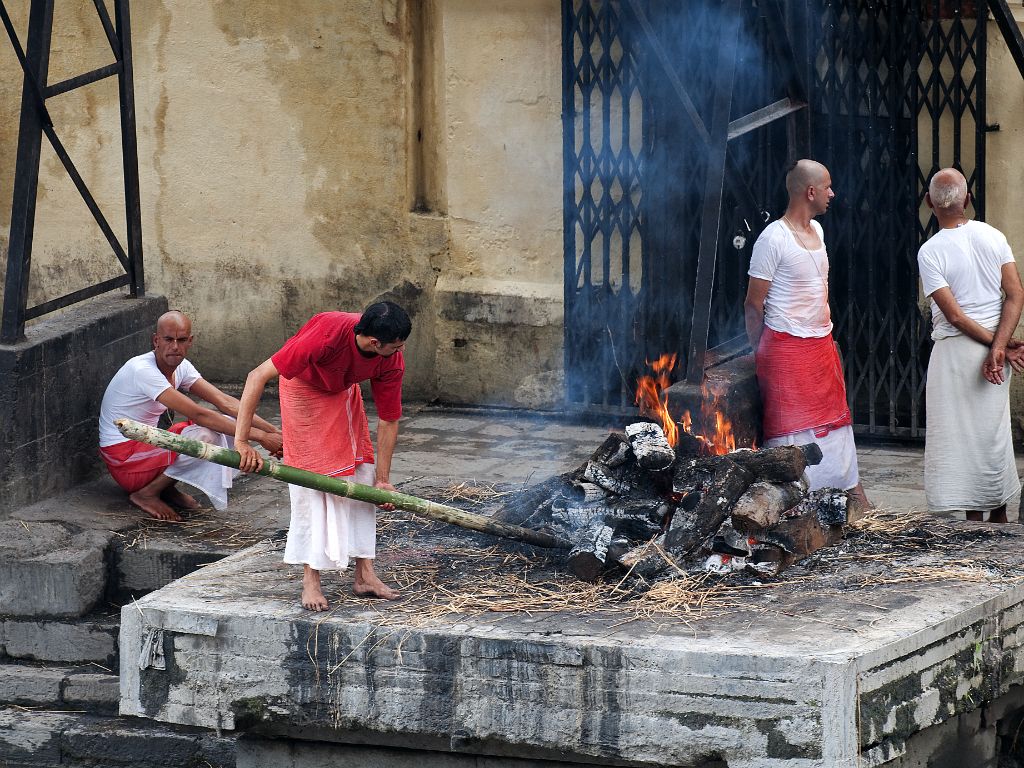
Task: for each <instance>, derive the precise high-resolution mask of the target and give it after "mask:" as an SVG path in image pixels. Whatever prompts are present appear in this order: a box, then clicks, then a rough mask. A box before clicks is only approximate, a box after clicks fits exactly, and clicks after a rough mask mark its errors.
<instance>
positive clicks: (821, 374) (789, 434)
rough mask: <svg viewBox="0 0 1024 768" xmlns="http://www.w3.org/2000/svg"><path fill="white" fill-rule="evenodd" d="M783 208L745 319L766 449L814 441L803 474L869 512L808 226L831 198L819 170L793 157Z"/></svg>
mask: <svg viewBox="0 0 1024 768" xmlns="http://www.w3.org/2000/svg"><path fill="white" fill-rule="evenodd" d="M786 191H787V193H788V195H789V204H788V206H787V207H786V212H785V213H784V214H783V215H782V217H781V218H779V219H777V220H776V221H773V222H772V223H771V224H769V225H768V226H767V227H765V229H764V231H763V232H762V233H761V235H760V236H759V237H758V238H757V242H755V243H754V250H753V254H752V256H751V259H750V268H749V270H748V274H749V275H750V281H749V283H748V285H747V297H746V300H745V302H744V316H745V318H744V319H745V322H746V329H747V337H748V339H749V340H750V346H751V348H752V349H753V350H754V358H755V364H756V368H757V382H758V386H759V388H760V390H761V402H762V406H763V409H764V420H763V424H762V428H763V432H764V438H765V441H764V447H766V448H770V447H772V446H776V445H803V444H806V443H817V444H818V446H819V447H820V448H821V453H822V460H821V462H820V463H819V464H818V465H816V466H809V467H807V477H808V480H809V481H810V487H811V489H812V490H814V489H816V488H824V487H832V488H841V489H843V490H848V491H850V493H851V495H852V496H853V497H854V498H856V499H857V501H858V502H859V503H860V504H861V505H863V506H867V505H868V500H867V497H866V496H865V494H864V488H863V486H862V485H861V482H860V473H859V470H858V465H857V447H856V445H855V443H854V438H853V426H852V424H853V418H852V415H851V413H850V407H849V405H848V403H847V401H846V381H845V379H844V378H843V368H842V364H841V363H840V360H839V352H838V350H837V349H836V344H835V341H833V339H832V313H831V310H830V309H829V304H828V267H829V262H828V254H827V252H826V250H825V237H824V232H823V230H822V228H821V225H820V224H819V223H818V222H816V221H815V220H814V217H815V216H820V215H822V214H823V213H825V212H826V211H827V210H828V206H829V203H830V202H831V200H832V198H833V197H835V193H834V192H833V191H832V177H831V175H830V174H829V172H828V169H827V168H825V166H823V165H822V164H821V163H818V162H815V161H814V160H806V159H804V160H799V161H797V163H796V164H795V165H794V166H793V167H792V168H791V169H790V170H789V172H788V173H787V174H786Z"/></svg>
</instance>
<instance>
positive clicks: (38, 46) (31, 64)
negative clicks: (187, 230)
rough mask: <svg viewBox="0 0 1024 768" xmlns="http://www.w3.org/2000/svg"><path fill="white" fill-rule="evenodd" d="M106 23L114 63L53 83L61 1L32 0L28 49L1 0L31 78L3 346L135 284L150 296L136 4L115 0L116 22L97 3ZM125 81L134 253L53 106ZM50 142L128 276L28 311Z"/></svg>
mask: <svg viewBox="0 0 1024 768" xmlns="http://www.w3.org/2000/svg"><path fill="white" fill-rule="evenodd" d="M93 2H94V5H95V6H96V12H97V14H98V16H99V23H100V24H102V26H103V31H104V33H105V35H106V38H107V41H108V42H109V44H110V49H111V51H112V52H113V55H114V62H113V63H112V64H108V65H106V66H103V67H100V68H99V69H94V70H92V71H91V72H86V73H84V74H81V75H78V76H76V77H72V78H69V79H67V80H63V81H61V82H58V83H54V84H52V85H50V84H48V82H47V76H48V70H49V61H50V43H51V39H52V36H53V9H54V0H31V5H30V6H29V19H28V38H27V42H26V45H25V47H24V48H22V45H21V42H20V40H19V38H18V34H17V32H16V30H15V28H14V25H13V24H12V23H11V17H10V15H9V14H8V12H7V8H6V6H5V4H4V0H0V20H2V21H3V25H4V29H5V30H6V31H7V35H8V37H9V38H10V41H11V46H12V47H13V48H14V53H15V55H16V56H17V57H18V61H19V63H20V64H21V68H22V70H23V72H24V85H23V87H22V95H21V122H20V126H19V131H18V155H17V160H16V165H15V172H14V201H13V204H12V207H11V230H10V244H9V248H8V252H7V274H6V279H5V286H4V305H3V320H2V323H0V342H2V343H13V342H16V341H18V340H19V339H21V338H23V337H24V334H25V323H26V322H27V321H28V320H32V319H33V318H37V317H40V316H42V315H45V314H47V313H49V312H53V311H55V310H58V309H62V308H64V307H67V306H70V305H71V304H75V303H77V302H80V301H84V300H85V299H88V298H91V297H93V296H98V295H100V294H102V293H106V292H108V291H112V290H115V289H117V288H121V287H123V286H128V289H129V293H130V295H131V296H133V297H136V296H142V295H144V293H145V279H144V273H143V267H142V218H141V213H140V201H139V161H138V148H137V144H136V134H135V97H134V87H133V82H132V40H131V20H130V16H129V5H130V3H129V0H114V20H113V22H111V19H110V14H109V12H108V11H107V6H106V3H105V0H93ZM114 76H116V77H117V83H118V100H119V103H120V109H121V155H122V162H123V173H124V196H125V213H126V222H125V223H126V232H127V248H125V247H123V246H122V245H121V243H120V241H119V240H118V238H117V235H116V234H114V231H113V229H112V228H111V226H110V223H109V222H108V221H107V219H106V217H105V216H104V215H103V212H102V211H101V210H100V208H99V205H98V204H97V203H96V200H95V198H94V197H93V195H92V193H91V192H90V191H89V188H88V187H87V186H86V183H85V181H84V180H83V179H82V176H81V174H80V173H79V172H78V169H77V168H76V167H75V164H74V163H73V162H72V160H71V157H70V156H69V155H68V152H67V150H66V149H65V147H64V144H63V143H62V142H61V140H60V137H59V136H58V135H57V131H56V129H55V127H54V125H53V120H52V119H51V117H50V112H49V110H48V109H47V106H46V102H47V101H48V100H49V99H52V98H54V97H56V96H59V95H61V94H62V93H67V92H68V91H71V90H73V89H76V88H81V87H84V86H87V85H90V84H92V83H95V82H97V81H99V80H103V79H105V78H107V77H114ZM44 135H45V136H46V138H47V139H48V140H49V142H50V146H51V147H53V151H54V153H56V155H57V157H58V158H59V159H60V162H61V164H62V165H63V166H64V168H65V170H66V171H67V173H68V176H69V177H70V178H71V181H72V182H73V183H74V185H75V188H76V189H77V190H78V192H79V194H80V195H81V196H82V199H83V200H84V201H85V204H86V206H87V207H88V208H89V211H90V213H92V215H93V218H94V219H95V220H96V223H97V224H98V225H99V227H100V229H101V230H102V232H103V235H104V237H105V238H106V239H107V242H108V243H109V244H110V247H111V249H112V250H113V252H114V255H115V256H116V257H117V260H118V261H119V262H120V264H121V266H122V267H123V268H124V272H125V274H123V275H120V276H118V277H114V278H112V279H110V280H104V281H103V282H100V283H96V284H94V285H90V286H86V287H83V288H80V289H78V290H76V291H73V292H71V293H69V294H67V295H65V296H60V297H58V298H55V299H51V300H49V301H44V302H42V303H41V304H37V305H35V306H34V307H29V306H28V289H29V284H30V268H31V264H32V235H33V232H34V229H35V219H36V194H37V191H38V188H39V160H40V151H41V149H42V138H43V136H44Z"/></svg>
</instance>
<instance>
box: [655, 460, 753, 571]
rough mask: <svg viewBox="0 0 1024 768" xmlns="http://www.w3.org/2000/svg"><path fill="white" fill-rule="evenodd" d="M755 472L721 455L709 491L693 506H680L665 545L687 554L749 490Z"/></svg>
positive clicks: (698, 544) (676, 553)
mask: <svg viewBox="0 0 1024 768" xmlns="http://www.w3.org/2000/svg"><path fill="white" fill-rule="evenodd" d="M753 482H754V476H753V475H752V474H751V473H750V472H748V471H747V470H745V469H744V468H743V467H741V466H739V465H738V464H736V463H735V462H733V461H731V460H730V459H728V458H725V457H718V458H717V462H716V465H715V472H714V475H713V476H712V478H711V485H710V487H709V488H708V491H707V493H705V494H704V495H703V497H702V498H701V500H700V502H699V503H698V504H697V506H696V507H694V508H693V509H692V510H690V511H687V510H685V509H677V510H676V512H675V514H674V515H673V516H672V523H671V525H670V526H669V530H668V532H667V533H666V534H665V547H666V549H667V550H668V551H669V552H670V553H671V554H673V555H687V554H689V553H690V552H692V551H693V550H695V549H696V548H697V547H699V546H700V545H701V544H702V543H703V542H704V540H705V539H707V538H708V537H709V536H710V535H711V534H713V533H714V532H715V531H717V530H718V529H719V527H720V526H721V525H722V523H723V522H725V519H726V518H727V517H728V516H729V513H730V512H731V511H732V506H733V505H734V504H735V503H736V501H737V499H739V498H740V496H742V495H743V494H744V492H746V490H747V488H749V487H750V484H751V483H753Z"/></svg>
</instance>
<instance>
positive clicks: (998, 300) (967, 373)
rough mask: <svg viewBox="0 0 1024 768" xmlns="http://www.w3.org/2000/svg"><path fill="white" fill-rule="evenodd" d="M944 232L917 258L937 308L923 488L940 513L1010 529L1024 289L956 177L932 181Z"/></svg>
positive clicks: (1001, 242) (945, 172)
mask: <svg viewBox="0 0 1024 768" xmlns="http://www.w3.org/2000/svg"><path fill="white" fill-rule="evenodd" d="M925 201H926V202H927V203H928V206H929V207H930V208H931V209H932V211H933V212H934V213H935V218H936V219H938V222H939V231H938V232H936V233H935V234H934V235H933V236H932V237H931V239H930V240H928V242H926V243H925V244H924V245H922V246H921V249H920V251H918V255H917V264H918V269H919V271H920V274H921V285H922V287H923V290H924V294H925V296H927V297H928V298H929V299H931V306H932V340H933V341H934V346H933V347H932V354H931V358H930V359H929V361H928V383H927V389H926V392H925V407H926V409H927V414H928V432H927V436H926V438H925V453H924V488H925V496H926V497H927V499H928V509H929V510H930V511H932V512H952V511H960V510H963V511H964V512H965V513H966V515H967V519H968V520H983V519H984V513H985V512H988V513H989V522H993V523H1005V522H1006V502H1008V501H1009V500H1010V498H1011V497H1013V496H1014V495H1016V494H1017V493H1019V492H1020V479H1019V478H1018V476H1017V464H1016V461H1015V460H1014V456H1013V439H1012V434H1011V430H1010V367H1011V366H1012V367H1013V368H1014V369H1016V370H1017V371H1021V370H1024V347H1021V346H1020V344H1019V343H1018V342H1016V341H1014V340H1013V339H1012V338H1011V337H1012V336H1013V332H1014V331H1015V330H1016V328H1017V322H1018V321H1019V320H1020V313H1021V308H1022V307H1024V287H1022V286H1021V281H1020V275H1019V274H1018V273H1017V263H1016V262H1015V261H1014V258H1013V252H1012V251H1011V250H1010V245H1009V243H1007V241H1006V237H1005V236H1004V235H1003V233H1002V232H1000V231H999V230H997V229H995V228H994V227H990V226H989V225H988V224H985V223H984V222H981V221H971V220H970V219H969V218H968V217H967V206H968V205H969V204H970V201H971V197H970V193H969V192H968V191H967V180H966V179H965V178H964V176H963V174H962V173H960V171H958V170H956V169H955V168H943V169H942V170H941V171H939V172H938V173H936V174H935V176H933V177H932V180H931V183H930V184H929V186H928V194H927V196H926V197H925Z"/></svg>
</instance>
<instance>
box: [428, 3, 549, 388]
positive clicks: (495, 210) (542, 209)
mask: <svg viewBox="0 0 1024 768" xmlns="http://www.w3.org/2000/svg"><path fill="white" fill-rule="evenodd" d="M441 40H442V44H443V48H444V67H443V72H444V99H443V104H444V109H445V124H446V126H447V132H446V134H445V137H444V142H445V157H446V162H447V177H446V178H447V201H446V203H447V210H448V215H449V222H450V227H451V251H450V254H449V261H448V264H447V266H446V268H445V269H444V270H443V271H442V273H441V275H440V277H439V280H438V295H437V301H438V315H439V317H438V366H439V369H440V370H445V371H448V372H450V375H447V376H443V377H440V379H439V382H438V392H439V394H440V396H441V397H443V398H450V399H460V396H461V397H465V396H467V395H468V397H469V399H471V400H483V399H488V395H487V393H488V392H489V391H493V390H494V388H495V384H494V381H495V379H496V378H500V379H503V380H504V381H505V382H506V387H507V389H506V392H505V393H504V394H503V397H502V401H503V402H506V403H518V404H526V403H529V404H531V405H538V404H543V403H544V401H545V399H546V398H545V397H544V394H545V393H547V394H552V393H554V394H557V395H558V396H560V394H561V386H560V383H559V382H558V379H557V372H560V371H561V369H562V225H561V222H562V169H561V157H562V156H561V146H562V144H561V142H562V138H561V118H560V113H561V87H562V86H561V68H560V62H561V17H560V11H559V6H558V4H557V3H555V2H552V1H551V0H500V1H499V2H495V3H491V4H489V5H488V11H486V12H484V11H482V10H481V6H480V4H479V3H478V2H476V0H444V2H443V28H442V29H441ZM471 40H473V41H480V43H481V44H480V45H467V41H471ZM538 391H539V393H540V395H541V396H540V397H539V398H538V397H536V395H537V394H538Z"/></svg>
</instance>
